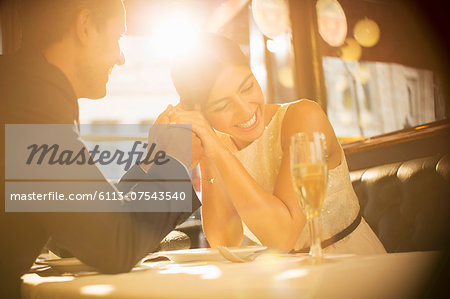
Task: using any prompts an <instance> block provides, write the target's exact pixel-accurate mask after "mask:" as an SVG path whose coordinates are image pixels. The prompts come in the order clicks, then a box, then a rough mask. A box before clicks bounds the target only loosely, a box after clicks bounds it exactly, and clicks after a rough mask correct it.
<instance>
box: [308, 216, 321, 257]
mask: <svg viewBox="0 0 450 299" xmlns="http://www.w3.org/2000/svg"><path fill="white" fill-rule="evenodd" d="M309 223H310V224H309V225H310V226H309V228H310V232H311V247H310V250H309V255H311V256H312V258H313V259H314V261H315V262H321V261H322V245H321V244H320V225H319V217H318V216H312V217H311V219H310V221H309Z"/></svg>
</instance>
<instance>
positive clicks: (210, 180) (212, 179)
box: [202, 178, 216, 184]
mask: <svg viewBox="0 0 450 299" xmlns="http://www.w3.org/2000/svg"><path fill="white" fill-rule="evenodd" d="M202 181H205V182H208V183H210V184H214V182H215V181H216V178H210V179H203V178H202Z"/></svg>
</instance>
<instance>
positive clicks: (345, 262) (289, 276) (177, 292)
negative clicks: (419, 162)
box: [22, 252, 439, 299]
mask: <svg viewBox="0 0 450 299" xmlns="http://www.w3.org/2000/svg"><path fill="white" fill-rule="evenodd" d="M438 258H439V253H437V252H410V253H395V254H384V255H374V256H350V257H339V258H335V259H334V260H333V261H331V262H327V263H325V264H321V265H308V264H306V263H302V262H301V260H302V259H303V257H301V256H286V257H277V258H275V257H270V256H269V257H267V256H264V255H263V256H260V257H258V258H257V259H256V260H255V261H253V262H248V263H231V262H225V261H224V262H198V263H191V264H176V263H173V262H156V263H148V264H147V265H148V268H146V269H140V270H139V269H138V270H134V271H132V272H130V273H124V274H117V275H100V274H97V275H89V276H51V277H40V276H39V275H37V274H34V273H33V274H26V275H24V276H23V277H22V278H23V281H24V282H23V285H22V295H23V297H24V298H385V299H386V298H396V299H397V298H411V297H413V295H414V294H417V292H420V291H421V290H422V285H423V283H424V282H425V280H426V279H427V278H428V276H429V275H430V271H431V270H432V269H433V266H434V265H435V263H436V261H437V260H438Z"/></svg>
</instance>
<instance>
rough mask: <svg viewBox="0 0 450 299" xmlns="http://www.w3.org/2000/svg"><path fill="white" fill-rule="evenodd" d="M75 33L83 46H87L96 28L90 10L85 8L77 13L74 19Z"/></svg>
mask: <svg viewBox="0 0 450 299" xmlns="http://www.w3.org/2000/svg"><path fill="white" fill-rule="evenodd" d="M75 32H76V36H77V37H78V40H79V41H80V42H81V43H82V44H83V45H85V44H87V43H88V42H89V40H90V39H91V38H92V37H93V36H94V34H95V33H96V27H95V24H94V20H93V15H92V11H91V10H89V9H86V8H85V9H82V10H80V11H79V12H78V14H77V16H76V18H75Z"/></svg>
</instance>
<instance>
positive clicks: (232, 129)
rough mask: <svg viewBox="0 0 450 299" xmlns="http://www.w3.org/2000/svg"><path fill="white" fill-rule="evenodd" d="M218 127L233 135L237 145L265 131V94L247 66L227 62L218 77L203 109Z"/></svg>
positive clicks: (249, 141) (217, 128)
mask: <svg viewBox="0 0 450 299" xmlns="http://www.w3.org/2000/svg"><path fill="white" fill-rule="evenodd" d="M203 114H204V116H205V118H206V119H207V120H208V121H209V122H210V124H211V126H212V127H213V128H214V129H216V130H217V131H220V132H223V133H226V134H229V135H231V136H232V137H233V140H234V142H235V143H236V145H237V146H238V148H243V147H245V146H247V145H248V144H250V143H251V142H253V141H254V140H256V139H257V138H258V137H259V136H261V134H262V133H263V131H264V95H263V93H262V91H261V87H260V86H259V84H258V82H257V81H256V79H255V77H254V76H253V73H252V72H251V70H250V68H249V67H248V66H228V67H227V68H225V69H224V70H223V71H222V72H221V73H220V74H219V76H218V77H217V80H216V81H215V82H214V85H213V87H212V89H211V92H210V94H209V97H208V100H207V102H206V105H205V107H204V109H203Z"/></svg>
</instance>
